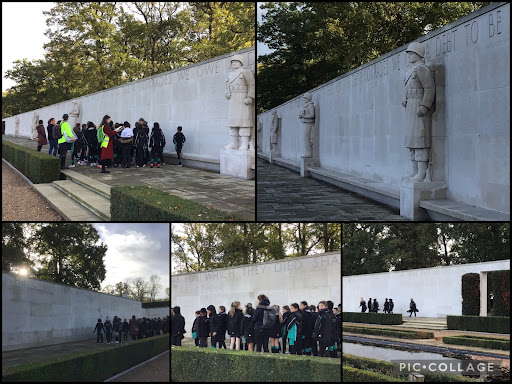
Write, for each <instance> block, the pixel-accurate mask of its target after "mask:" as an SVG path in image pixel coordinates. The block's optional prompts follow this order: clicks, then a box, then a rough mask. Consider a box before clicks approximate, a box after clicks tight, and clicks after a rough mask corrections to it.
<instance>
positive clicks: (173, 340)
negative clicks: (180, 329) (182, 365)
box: [171, 335, 181, 347]
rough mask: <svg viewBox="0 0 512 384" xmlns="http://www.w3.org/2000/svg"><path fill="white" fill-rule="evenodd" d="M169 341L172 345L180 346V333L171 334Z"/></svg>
mask: <svg viewBox="0 0 512 384" xmlns="http://www.w3.org/2000/svg"><path fill="white" fill-rule="evenodd" d="M171 343H172V345H176V346H178V347H181V335H176V336H174V335H171Z"/></svg>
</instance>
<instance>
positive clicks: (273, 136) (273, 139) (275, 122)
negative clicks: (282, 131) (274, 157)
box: [270, 109, 279, 151]
mask: <svg viewBox="0 0 512 384" xmlns="http://www.w3.org/2000/svg"><path fill="white" fill-rule="evenodd" d="M278 130H279V117H277V111H276V110H275V109H274V110H273V111H272V130H271V131H270V150H271V151H274V150H275V149H276V148H277V141H278V138H277V131H278Z"/></svg>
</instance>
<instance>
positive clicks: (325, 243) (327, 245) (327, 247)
mask: <svg viewBox="0 0 512 384" xmlns="http://www.w3.org/2000/svg"><path fill="white" fill-rule="evenodd" d="M327 225H328V224H327V223H324V224H323V227H324V228H323V229H324V249H325V252H329V236H328V231H327Z"/></svg>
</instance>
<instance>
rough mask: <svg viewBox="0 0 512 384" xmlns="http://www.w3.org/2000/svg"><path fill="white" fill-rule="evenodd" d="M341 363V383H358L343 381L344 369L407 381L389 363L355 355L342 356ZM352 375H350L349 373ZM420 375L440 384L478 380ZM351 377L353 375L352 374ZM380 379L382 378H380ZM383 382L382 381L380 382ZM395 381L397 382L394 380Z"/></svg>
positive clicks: (443, 375)
mask: <svg viewBox="0 0 512 384" xmlns="http://www.w3.org/2000/svg"><path fill="white" fill-rule="evenodd" d="M342 362H343V381H347V382H348V381H360V380H354V379H353V380H345V368H347V367H350V368H355V369H358V370H361V371H362V372H369V373H378V374H381V375H384V378H390V377H391V378H394V379H403V380H402V381H407V377H408V373H407V372H404V373H402V374H399V371H398V367H397V365H396V364H393V363H391V362H389V361H383V360H377V359H371V358H369V357H361V356H355V355H349V354H346V353H344V354H343V355H342ZM349 374H352V373H349ZM421 374H422V375H424V376H425V382H431V383H440V382H461V381H463V382H468V381H470V382H475V381H478V380H474V379H471V378H468V377H464V376H459V375H451V374H447V373H432V372H421ZM352 375H353V374H352ZM358 377H364V376H363V375H362V374H358ZM381 378H382V377H381ZM361 381H370V382H371V381H376V380H372V379H371V378H368V380H361ZM380 381H383V380H380ZM395 381H397V380H395Z"/></svg>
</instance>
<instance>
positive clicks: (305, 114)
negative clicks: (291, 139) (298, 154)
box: [299, 92, 315, 157]
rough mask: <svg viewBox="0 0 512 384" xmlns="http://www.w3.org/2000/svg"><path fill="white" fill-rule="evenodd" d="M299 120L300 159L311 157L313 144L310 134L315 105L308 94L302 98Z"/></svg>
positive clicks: (313, 120) (313, 122)
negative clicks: (300, 132) (300, 138)
mask: <svg viewBox="0 0 512 384" xmlns="http://www.w3.org/2000/svg"><path fill="white" fill-rule="evenodd" d="M299 118H300V119H301V120H302V142H303V143H304V144H303V150H302V157H312V156H313V154H312V152H313V142H312V139H311V133H312V131H313V126H314V125H315V103H314V102H313V95H311V93H309V92H306V93H305V94H304V95H303V96H302V109H301V111H300V113H299Z"/></svg>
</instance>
